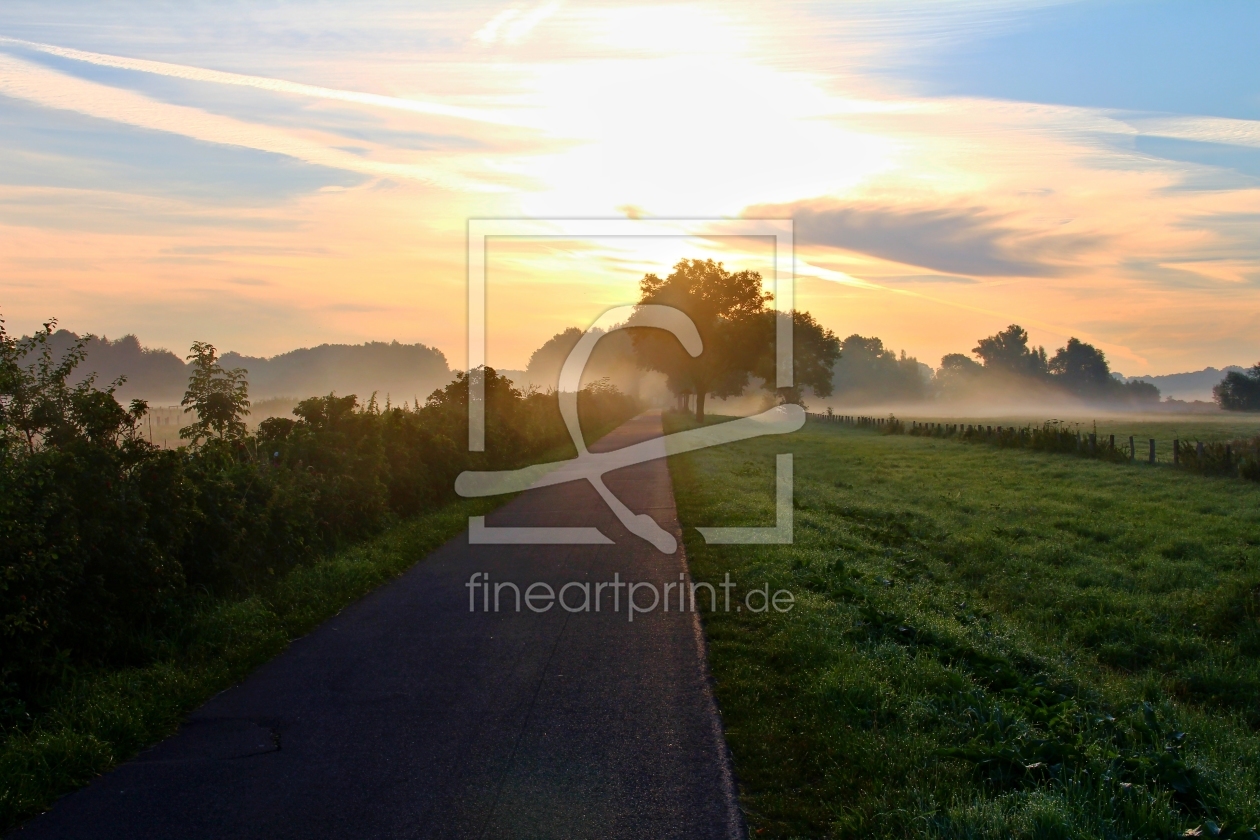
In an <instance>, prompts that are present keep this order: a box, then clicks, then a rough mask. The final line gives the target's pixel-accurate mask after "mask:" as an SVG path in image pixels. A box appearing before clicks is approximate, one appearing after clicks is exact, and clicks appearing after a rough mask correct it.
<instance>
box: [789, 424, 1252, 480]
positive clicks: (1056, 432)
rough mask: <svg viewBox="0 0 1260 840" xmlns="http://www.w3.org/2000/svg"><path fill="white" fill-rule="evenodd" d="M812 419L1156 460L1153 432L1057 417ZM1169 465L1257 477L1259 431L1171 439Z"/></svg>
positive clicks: (1106, 457)
mask: <svg viewBox="0 0 1260 840" xmlns="http://www.w3.org/2000/svg"><path fill="white" fill-rule="evenodd" d="M807 417H808V418H809V419H810V420H813V421H815V422H822V423H837V424H840V425H844V426H851V427H854V428H864V429H871V430H874V431H877V432H881V433H883V434H888V435H914V436H916V437H937V438H949V439H954V440H960V441H967V442H972V443H987V444H991V445H994V446H1000V447H1006V448H1018V449H1033V450H1037V451H1041V452H1060V453H1066V454H1072V455H1076V456H1078V457H1084V458H1095V459H1098V460H1103V461H1113V462H1121V463H1127V462H1142V463H1146V464H1151V465H1153V464H1156V463H1159V462H1160V460H1159V457H1158V456H1159V445H1158V443H1157V441H1156V440H1155V438H1148V439H1146V440H1139V439H1137V438H1136V437H1134V436H1132V435H1130V436H1129V439H1128V440H1127V441H1125V440H1124V439H1123V438H1121V440H1120V443H1119V445H1117V443H1116V436H1115V435H1107V436H1106V438H1105V439H1104V438H1100V437H1099V436H1098V435H1097V434H1094V433H1089V434H1086V433H1083V432H1081V431H1080V430H1072V429H1069V428H1067V427H1066V426H1065V425H1063V424H1061V423H1057V422H1048V423H1043V424H1042V425H1041V426H1032V425H1026V426H1005V427H1004V426H1000V425H999V426H990V425H983V424H979V423H935V422H933V423H923V422H919V421H917V420H911V421H905V420H900V419H898V418H897V417H895V416H892V415H889V416H888V417H865V416H859V415H852V414H832V413H830V412H828V413H827V414H808V415H807ZM1171 465H1172V466H1173V467H1176V468H1178V469H1185V470H1189V471H1191V472H1197V473H1203V474H1206V475H1227V476H1231V475H1232V476H1238V477H1240V478H1245V479H1249V480H1251V481H1260V436H1257V437H1255V438H1253V439H1251V440H1235V441H1228V442H1223V443H1222V442H1213V443H1204V442H1203V441H1195V442H1194V444H1193V445H1192V444H1191V443H1190V442H1189V441H1183V440H1180V439H1176V438H1175V439H1173V441H1172V461H1171Z"/></svg>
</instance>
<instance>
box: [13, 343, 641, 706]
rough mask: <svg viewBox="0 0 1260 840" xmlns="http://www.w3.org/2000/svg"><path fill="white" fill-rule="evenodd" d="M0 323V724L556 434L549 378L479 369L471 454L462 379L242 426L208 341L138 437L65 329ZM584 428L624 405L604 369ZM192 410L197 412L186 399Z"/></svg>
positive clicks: (539, 447)
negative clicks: (481, 393)
mask: <svg viewBox="0 0 1260 840" xmlns="http://www.w3.org/2000/svg"><path fill="white" fill-rule="evenodd" d="M53 326H54V324H53V323H51V322H50V323H49V324H46V325H45V326H44V329H43V330H42V331H40V332H38V333H37V334H36V335H35V336H33V337H31V338H26V339H20V340H19V339H13V338H12V337H10V336H9V335H8V334H7V333H6V332H5V331H4V326H3V322H2V321H0V729H4V728H9V727H12V726H15V725H21V724H22V722H23V721H25V720H26V719H27V718H28V716H29V714H30V713H31V712H33V711H37V710H38V707H39V703H40V698H41V697H43V696H45V694H46V693H47V692H48V690H49V689H50V688H52V687H54V686H56V685H58V684H62V683H64V682H65V681H66V680H67V679H68V678H69V677H70V676H72V675H73V674H74V673H75V672H76V671H77V670H81V669H84V668H99V667H120V666H124V665H135V664H141V663H143V662H145V661H148V660H149V659H151V658H152V656H153V655H154V649H155V645H159V644H160V639H161V638H163V637H164V636H169V634H171V633H172V632H176V631H177V630H178V628H179V622H180V619H181V615H183V614H185V613H186V612H187V609H186V607H187V606H188V604H189V602H190V599H193V598H195V597H197V594H198V593H210V594H213V595H222V594H237V593H247V592H250V591H252V590H254V589H255V588H256V587H257V586H258V585H259V584H260V582H261V581H264V580H267V579H269V578H271V577H273V576H274V575H278V574H281V573H282V572H284V571H286V570H287V569H289V568H291V567H293V566H296V565H299V564H302V563H306V562H309V561H310V560H312V559H313V558H314V557H316V556H318V555H320V554H322V553H324V552H327V551H329V550H331V549H333V548H336V547H338V546H341V545H344V544H346V543H348V542H350V541H354V540H358V539H361V538H362V537H364V536H366V535H368V534H371V533H373V532H375V531H377V530H379V529H380V528H381V527H382V526H384V525H385V524H387V523H389V522H390V521H392V520H395V519H397V518H399V517H405V516H409V515H413V514H416V513H419V512H422V511H425V510H428V509H431V508H433V507H434V506H436V505H439V504H441V503H443V502H445V501H446V500H448V499H449V498H451V497H452V496H453V484H454V479H455V476H456V475H458V473H459V472H460V471H461V470H464V469H509V468H512V467H516V466H521V465H523V464H524V463H528V462H529V461H530V460H531V459H533V458H536V457H537V456H538V455H539V454H540V453H542V452H544V451H545V450H548V449H552V448H554V447H556V446H557V445H558V444H562V443H563V442H564V441H565V440H567V439H568V433H567V431H566V429H565V427H564V424H563V422H562V419H561V416H560V412H559V407H558V401H557V399H556V396H555V394H540V393H536V392H530V393H528V394H523V393H522V392H520V391H519V390H517V389H515V388H513V387H512V385H511V383H510V382H509V381H508V380H507V379H505V378H503V377H501V376H499V375H498V374H497V373H495V371H494V370H492V369H489V368H486V369H485V370H484V371H478V372H477V373H476V374H475V375H478V376H484V378H485V393H486V404H487V406H486V407H487V411H486V415H487V434H486V451H485V452H482V453H468V452H467V451H466V448H467V444H466V441H467V439H468V428H467V423H468V420H467V404H468V390H469V389H468V384H469V383H468V377H467V376H466V375H465V374H463V373H460V374H457V376H456V379H455V380H454V381H453V382H451V383H450V384H449V385H447V386H446V387H445V388H444V389H441V390H439V391H435V392H434V393H433V394H432V395H431V396H430V397H429V399H428V401H427V403H426V404H425V405H424V406H422V407H418V408H414V409H400V408H394V407H390V406H386V407H385V408H382V407H381V406H379V405H378V404H377V402H376V400H375V398H374V397H373V398H371V399H369V400H368V401H367V404H366V405H363V404H360V402H359V400H358V398H357V396H355V395H353V394H352V395H348V396H337V395H335V394H329V395H327V396H323V397H312V398H310V399H306V400H303V401H302V402H300V403H299V404H298V406H297V408H296V409H294V415H295V417H296V419H292V420H290V419H287V418H269V419H267V420H265V421H263V423H262V424H260V425H259V427H258V430H257V432H256V433H254V434H252V435H251V434H248V433H247V432H246V430H245V425H244V423H243V420H242V416H243V415H244V414H245V413H246V412H247V411H248V405H249V402H248V398H247V391H246V385H245V381H244V371H239V370H230V371H229V370H223V369H222V368H221V367H219V366H218V363H217V354H216V352H215V350H214V348H213V347H211V346H210V345H206V344H202V343H198V344H197V345H194V348H193V356H192V357H190V358H193V359H194V361H195V362H196V365H197V368H196V370H195V371H194V374H193V377H192V379H191V380H190V385H189V394H188V396H187V397H186V399H185V404H187V405H191V406H193V408H192V409H190V411H196V412H197V414H196V416H197V421H196V422H194V423H192V424H190V425H189V426H188V427H186V430H185V431H186V432H187V433H186V434H185V437H186V438H189V439H191V441H192V443H191V445H189V446H187V447H181V448H180V449H178V450H164V449H160V448H157V447H155V446H153V445H152V444H151V443H149V442H148V441H147V440H145V439H144V438H143V437H142V436H141V434H140V428H141V426H140V423H141V420H142V418H143V417H144V415H145V413H146V411H147V406H145V405H144V404H143V403H142V402H133V404H132V406H131V407H130V409H124V408H123V407H122V406H120V405H119V404H118V402H117V400H115V399H114V390H115V388H116V387H117V386H118V385H119V384H121V380H119V381H118V382H115V383H113V384H112V385H110V386H109V387H107V388H104V389H101V388H98V387H96V385H95V383H94V382H93V381H92V380H91V379H90V378H89V379H87V380H85V381H83V382H80V383H79V384H77V385H70V384H69V380H68V377H70V376H71V374H72V373H73V371H74V368H75V366H76V365H77V364H78V363H79V361H81V360H82V357H83V345H82V343H81V342H80V343H79V344H78V345H76V346H75V348H73V349H72V350H71V351H70V352H69V353H68V354H66V355H64V356H63V358H61V359H60V360H58V359H55V358H53V354H52V352H51V350H50V348H49V345H48V339H49V338H50V337H51V335H52V332H53ZM578 406H579V412H580V413H581V415H582V416H583V419H584V421H585V422H586V423H587V424H588V427H589V428H592V429H594V428H597V427H606V426H608V425H610V424H611V423H614V422H618V421H620V420H623V419H625V418H626V417H629V416H631V415H632V414H634V413H635V412H636V411H637V405H636V403H635V401H634V400H632V399H630V398H629V397H626V396H625V395H623V394H621V393H620V392H618V391H617V390H616V389H615V388H612V387H611V386H608V385H607V383H600V384H597V385H596V386H593V387H591V388H588V389H587V390H586V391H584V392H582V393H581V394H579V395H578ZM202 412H204V413H202Z"/></svg>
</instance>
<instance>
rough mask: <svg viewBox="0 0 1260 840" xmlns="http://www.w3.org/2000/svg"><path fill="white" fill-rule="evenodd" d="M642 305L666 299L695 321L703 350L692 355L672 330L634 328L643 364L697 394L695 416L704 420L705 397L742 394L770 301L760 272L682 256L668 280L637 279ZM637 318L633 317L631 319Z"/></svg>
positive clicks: (675, 387) (757, 355)
mask: <svg viewBox="0 0 1260 840" xmlns="http://www.w3.org/2000/svg"><path fill="white" fill-rule="evenodd" d="M639 292H640V296H639V304H640V305H646V304H663V305H666V306H672V307H674V308H676V309H679V310H681V311H682V312H684V313H686V314H687V316H688V317H690V318H691V320H692V322H693V323H694V324H695V325H696V330H697V331H698V332H699V333H700V340H701V341H702V342H703V344H704V351H703V352H702V353H701V354H700V355H699V356H696V357H692V356H690V355H689V354H688V353H687V351H686V350H684V349H683V347H682V345H681V344H679V343H678V340H677V339H675V338H674V337H673V336H672V335H670V334H668V333H666V332H664V331H662V330H657V329H635V330H634V335H633V336H632V339H633V344H634V349H635V354H636V356H637V357H638V360H639V365H640V366H641V367H644V368H647V369H649V370H657V371H660V372H661V373H664V374H665V375H666V377H667V378H668V384H669V388H670V390H671V391H673V392H674V393H675V394H685V393H693V394H695V395H696V419H697V420H698V421H703V420H704V401H705V397H707V396H710V395H712V396H715V397H729V396H734V395H736V394H739V393H741V392H742V391H743V390H744V387H745V386H746V385H747V384H748V376H749V374H750V373H752V372H753V370H754V369H756V368H757V367H758V365H759V363H761V362H762V360H763V358H764V350H765V345H764V338H765V333H766V330H765V323H766V322H765V318H764V317H763V315H764V314H765V312H766V302H767V301H769V300H770V299H771V297H772V296H771V295H770V294H769V293H767V292H764V291H762V288H761V275H760V274H758V273H757V272H755V271H736V272H731V271H727V270H726V268H725V267H724V266H723V265H722V263H719V262H714V261H713V260H687V259H683V260H679V261H678V264H677V265H675V266H674V270H673V272H671V273H670V275H669V276H668V277H666V278H664V279H661V278H660V277H657V276H656V275H655V274H648V275H646V276H644V278H643V280H642V281H640V283H639ZM631 323H633V321H632V322H631Z"/></svg>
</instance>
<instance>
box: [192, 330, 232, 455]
mask: <svg viewBox="0 0 1260 840" xmlns="http://www.w3.org/2000/svg"><path fill="white" fill-rule="evenodd" d="M188 361H190V362H192V365H193V370H192V375H191V376H189V377H188V390H187V391H186V392H185V393H184V399H183V400H182V401H181V402H180V405H182V406H185V408H184V411H185V412H190V411H192V412H196V414H197V422H195V423H192V424H190V425H188V426H185V427H184V428H182V429H180V430H179V436H180V437H181V438H183V439H184V440H190V441H192V442H193V445H194V446H195V445H197V444H199V443H200V442H201V440H202V439H203V438H204V439H218V440H235V439H239V438H242V437H244V436H245V421H244V420H243V419H242V418H243V417H245V416H246V415H248V414H249V382H247V381H246V379H245V374H246V373H247V371H246V370H245V369H244V368H232V369H231V370H225V369H224V367H223V366H222V365H221V364H219V354H218V351H217V350H215V349H214V345H212V344H207V343H206V342H204V341H197V342H194V343H193V346H192V348H191V352H190V353H189V354H188Z"/></svg>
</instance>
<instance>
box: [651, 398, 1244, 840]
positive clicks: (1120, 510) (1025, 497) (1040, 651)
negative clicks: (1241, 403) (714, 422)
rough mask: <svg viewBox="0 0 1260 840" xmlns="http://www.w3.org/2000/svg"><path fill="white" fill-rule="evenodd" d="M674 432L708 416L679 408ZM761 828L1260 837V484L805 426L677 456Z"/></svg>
mask: <svg viewBox="0 0 1260 840" xmlns="http://www.w3.org/2000/svg"><path fill="white" fill-rule="evenodd" d="M667 422H668V426H669V429H670V430H671V431H672V430H677V429H679V428H682V427H684V426H686V425H688V424H689V422H690V421H688V420H687V419H685V418H682V417H679V416H676V415H675V416H671V417H669V418H668V421H667ZM789 451H790V452H793V453H795V543H794V544H793V545H790V546H764V547H762V546H712V547H710V546H706V545H705V544H704V542H703V540H702V539H701V538H700V536H699V534H698V533H697V532H696V531H695V530H694V528H693V527H686V529H685V532H684V533H685V541H686V548H687V552H688V556H689V560H690V563H691V567H692V574H693V576H694V577H695V578H696V579H700V580H713V579H720V578H721V576H722V574H723V573H726V572H730V574H731V577H732V579H733V580H736V581H738V582H739V583H740V584H741V586H747V585H758V586H759V585H760V584H761V583H762V582H763V581H764V582H769V584H770V587H771V590H774V589H778V588H785V589H789V590H791V591H792V592H793V593H794V594H795V596H796V599H797V606H796V608H795V609H794V610H793V611H792V612H790V613H787V614H786V615H776V614H774V613H768V614H764V615H749V614H748V613H747V612H743V613H722V612H718V613H714V614H707V613H706V614H705V615H704V622H705V629H706V633H707V635H708V638H709V644H710V664H711V668H712V671H713V675H714V679H715V681H716V687H717V697H718V701H719V703H720V705H721V708H722V714H723V720H724V722H725V725H726V728H727V736H728V740H729V742H730V745H731V749H732V751H733V754H734V757H735V769H736V773H737V776H738V778H739V782H740V792H741V801H742V804H743V806H744V808H745V810H746V812H747V814H748V819H749V823H750V825H751V827H752V828H753V830H754V832H755V836H758V837H827V836H844V837H859V836H861V837H977V838H979V837H992V838H1005V837H1044V838H1051V837H1064V838H1066V837H1170V836H1177V835H1180V834H1181V833H1182V832H1183V831H1185V830H1187V829H1191V828H1197V827H1200V826H1203V827H1204V834H1205V835H1210V834H1211V830H1212V826H1211V825H1209V822H1210V823H1213V824H1215V825H1217V826H1223V832H1224V833H1223V834H1222V835H1221V836H1235V837H1238V836H1248V835H1246V834H1245V833H1244V832H1245V831H1246V830H1249V829H1251V828H1253V827H1260V737H1258V735H1257V731H1256V727H1257V726H1260V659H1258V657H1260V625H1258V623H1257V618H1258V616H1260V486H1257V485H1255V484H1253V483H1250V482H1243V481H1239V480H1235V479H1222V478H1204V477H1200V476H1196V475H1191V474H1185V473H1180V472H1173V471H1171V470H1166V469H1155V470H1152V469H1150V468H1144V467H1142V466H1140V465H1128V464H1112V463H1105V462H1097V461H1088V460H1082V459H1076V458H1071V457H1065V456H1062V455H1054V454H1039V453H1034V452H1028V451H1019V450H1003V449H998V448H994V447H987V446H967V445H963V444H960V443H957V442H955V441H950V440H937V439H930V438H919V437H911V436H884V435H879V434H875V433H872V432H869V431H861V430H853V429H848V428H845V427H840V426H831V425H825V424H810V425H808V426H807V427H806V428H805V429H804V430H802V431H801V432H799V433H797V434H794V435H792V436H790V437H788V438H762V439H758V440H753V441H747V442H744V443H741V444H738V445H732V446H726V447H720V448H714V449H707V450H702V451H699V452H695V453H690V454H687V455H682V456H675V457H673V458H671V461H670V468H671V471H672V474H673V477H674V485H675V494H676V496H677V500H678V507H679V515H680V517H681V520H682V522H683V524H684V526H697V525H700V526H704V525H755V524H763V525H764V524H769V523H771V522H773V518H774V512H773V499H774V495H773V483H774V478H773V475H774V466H773V465H774V459H773V455H774V454H775V453H778V452H789Z"/></svg>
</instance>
